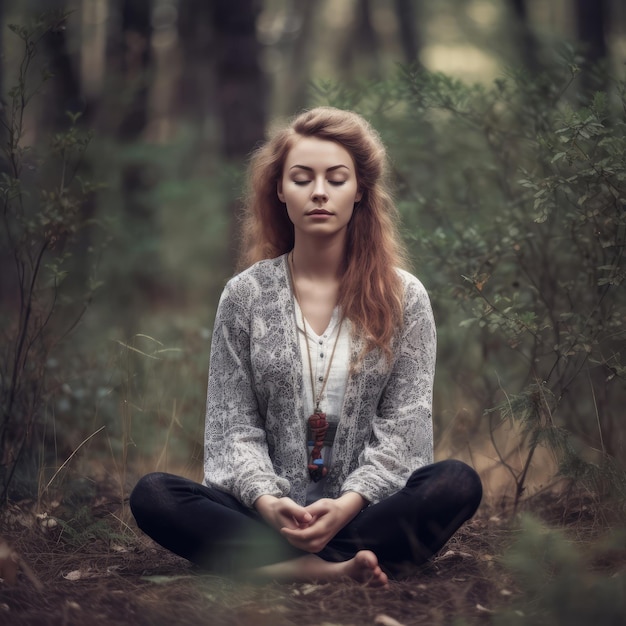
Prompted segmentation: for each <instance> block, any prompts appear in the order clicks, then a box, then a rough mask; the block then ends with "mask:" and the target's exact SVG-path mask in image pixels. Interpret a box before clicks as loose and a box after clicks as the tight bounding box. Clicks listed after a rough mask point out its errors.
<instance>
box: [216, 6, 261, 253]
mask: <svg viewBox="0 0 626 626" xmlns="http://www.w3.org/2000/svg"><path fill="white" fill-rule="evenodd" d="M210 4H211V8H212V10H213V26H214V30H215V87H216V94H215V95H216V104H217V117H218V120H219V124H218V127H219V128H220V129H221V135H220V148H221V149H220V152H221V154H222V155H223V157H224V166H225V168H224V171H225V173H226V178H227V179H228V170H229V169H230V170H231V171H233V170H234V171H240V170H241V169H242V168H243V166H244V163H245V159H246V157H247V155H248V154H249V153H250V151H251V150H252V149H253V148H254V147H255V146H256V145H257V144H258V143H259V142H260V141H261V140H262V139H263V137H264V135H265V121H266V82H265V77H264V74H263V71H262V69H261V66H260V64H259V57H260V55H261V46H260V44H259V42H258V40H257V37H256V19H257V16H258V15H259V12H260V8H261V3H260V1H259V0H230V1H222V0H220V1H217V2H211V3H210ZM231 182H232V181H231ZM228 184H230V183H228ZM229 191H230V196H231V197H232V200H231V201H230V203H229V207H228V210H229V216H230V220H231V260H232V262H233V263H234V261H235V258H236V256H237V242H238V241H239V223H240V219H239V218H240V212H241V207H240V206H239V203H238V202H237V201H236V200H235V198H234V197H233V190H229Z"/></svg>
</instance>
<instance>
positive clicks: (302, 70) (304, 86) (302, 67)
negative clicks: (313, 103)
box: [288, 0, 316, 112]
mask: <svg viewBox="0 0 626 626" xmlns="http://www.w3.org/2000/svg"><path fill="white" fill-rule="evenodd" d="M315 8H316V7H315V3H314V2H296V1H295V0H294V1H293V2H292V10H293V11H298V12H299V13H298V14H297V16H296V19H297V20H298V21H299V23H300V29H299V32H298V35H297V37H295V39H294V41H293V47H292V50H291V54H290V55H289V58H290V64H289V75H290V76H291V77H292V81H291V90H292V91H291V96H290V98H289V104H288V106H289V111H290V112H294V111H299V110H301V109H303V108H304V107H305V106H306V104H307V101H308V86H309V80H310V57H311V43H312V41H313V36H314V21H315Z"/></svg>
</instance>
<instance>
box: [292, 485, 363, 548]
mask: <svg viewBox="0 0 626 626" xmlns="http://www.w3.org/2000/svg"><path fill="white" fill-rule="evenodd" d="M366 504H367V501H366V500H365V499H364V498H363V497H362V496H361V495H359V494H358V493H356V492H353V491H350V492H348V493H344V494H343V495H342V496H340V497H339V498H337V499H336V500H333V499H330V498H322V499H320V500H317V502H314V503H313V504H310V505H309V506H307V507H306V509H305V510H306V511H307V512H308V513H310V515H311V518H312V519H311V521H310V522H308V523H307V524H306V525H302V526H297V527H295V528H294V527H283V528H282V529H281V531H280V532H281V534H282V535H283V537H285V538H286V539H287V541H289V543H290V544H291V545H292V546H294V547H296V548H298V549H300V550H304V551H306V552H312V553H316V552H319V551H320V550H323V549H324V548H325V547H326V545H327V544H328V542H329V541H330V540H331V539H332V538H333V537H334V536H335V535H336V534H337V533H338V532H339V531H340V530H341V529H342V528H343V527H344V526H345V525H346V524H347V523H348V522H350V521H351V520H352V519H354V517H355V516H356V515H357V513H358V512H359V511H360V510H361V509H362V508H363V507H364V506H366Z"/></svg>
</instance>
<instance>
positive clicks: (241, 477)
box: [204, 255, 436, 507]
mask: <svg viewBox="0 0 626 626" xmlns="http://www.w3.org/2000/svg"><path fill="white" fill-rule="evenodd" d="M286 259H287V257H286V255H284V256H281V257H278V258H276V259H271V260H266V261H261V262H259V263H257V264H256V265H253V266H252V267H250V268H248V269H247V270H245V271H244V272H242V273H241V274H239V275H237V276H235V277H234V278H232V279H231V280H230V281H229V282H228V284H227V285H226V287H225V289H224V291H223V293H222V296H221V298H220V302H219V305H218V309H217V314H216V318H215V326H214V329H213V340H212V345H211V361H210V366H209V383H208V393H207V411H206V424H205V450H204V484H206V485H210V486H213V487H216V488H218V489H221V490H222V491H226V492H228V493H231V494H232V495H234V496H235V497H236V498H237V499H239V500H240V501H241V502H242V503H243V504H244V505H246V506H249V507H252V506H253V504H254V501H255V500H256V499H257V498H258V497H259V496H261V495H263V494H270V495H274V496H278V497H281V496H289V497H290V498H292V499H293V500H295V501H296V502H298V503H299V504H304V503H305V498H306V491H307V486H308V484H309V481H310V479H309V475H308V470H307V446H306V423H305V416H304V407H303V401H302V396H303V394H302V385H303V375H302V361H301V355H300V348H299V345H298V337H297V330H296V323H295V316H294V302H293V295H292V292H291V285H290V279H289V274H288V272H289V270H288V267H287V264H286ZM400 275H401V277H402V279H403V282H404V284H405V304H404V324H403V327H402V329H400V332H399V334H398V339H397V340H396V342H395V344H394V360H393V363H392V364H391V367H390V366H389V365H388V364H387V361H386V359H385V357H384V356H383V355H382V353H381V352H380V351H379V350H374V351H371V352H369V353H368V354H367V355H366V356H365V358H364V359H363V361H362V364H361V366H359V367H358V368H357V369H356V371H353V372H352V373H351V374H350V376H349V379H348V384H347V387H346V394H345V398H344V402H343V410H342V413H341V416H340V421H339V425H338V428H337V433H336V436H335V441H334V447H333V465H332V468H331V469H330V472H329V475H328V478H327V480H326V487H325V494H324V495H325V496H326V497H330V498H335V497H337V496H339V495H340V494H342V493H344V492H346V491H356V492H358V493H360V494H361V495H362V496H363V497H364V498H366V499H367V500H368V501H370V502H371V503H374V502H378V501H379V500H381V499H383V498H385V497H386V496H389V495H391V494H392V493H394V492H396V491H398V490H399V489H401V488H402V487H403V486H404V484H405V483H406V480H407V478H408V477H409V475H410V474H411V472H413V471H414V470H415V469H417V468H419V467H421V466H423V465H426V464H428V463H431V462H432V459H433V431H432V412H431V406H432V386H433V378H434V369H435V352H436V338H435V325H434V320H433V315H432V309H431V306H430V301H429V298H428V295H427V293H426V290H425V289H424V287H423V285H422V283H421V282H420V281H419V280H418V279H417V278H415V277H414V276H412V275H411V274H409V273H408V272H405V271H400ZM352 343H353V345H352V346H351V352H352V357H351V358H352V359H353V360H356V358H357V356H358V355H359V353H360V351H361V347H362V343H361V340H359V339H354V340H353V341H352ZM353 362H355V361H353Z"/></svg>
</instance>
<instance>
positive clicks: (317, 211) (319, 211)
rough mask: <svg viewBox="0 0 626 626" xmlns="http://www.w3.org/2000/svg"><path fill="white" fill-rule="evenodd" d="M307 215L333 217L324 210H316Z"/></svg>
mask: <svg viewBox="0 0 626 626" xmlns="http://www.w3.org/2000/svg"><path fill="white" fill-rule="evenodd" d="M307 215H332V213H331V212H330V211H325V210H324V209H314V210H313V211H309V212H308V213H307Z"/></svg>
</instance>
